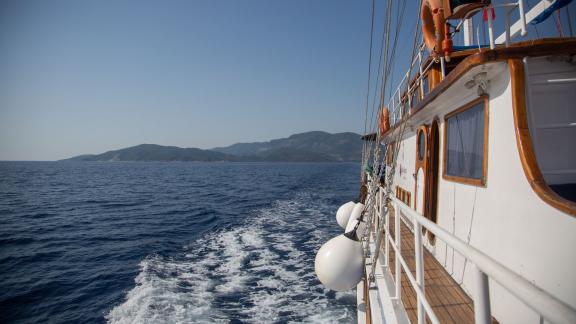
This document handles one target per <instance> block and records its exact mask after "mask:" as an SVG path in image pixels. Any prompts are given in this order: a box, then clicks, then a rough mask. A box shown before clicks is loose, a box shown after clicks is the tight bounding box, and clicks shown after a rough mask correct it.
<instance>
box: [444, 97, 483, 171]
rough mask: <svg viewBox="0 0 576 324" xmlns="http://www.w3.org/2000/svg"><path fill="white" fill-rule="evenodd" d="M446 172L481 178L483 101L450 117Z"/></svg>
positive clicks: (448, 121)
mask: <svg viewBox="0 0 576 324" xmlns="http://www.w3.org/2000/svg"><path fill="white" fill-rule="evenodd" d="M446 122H447V123H448V125H447V127H448V132H447V133H448V134H447V139H448V143H447V148H448V156H447V161H446V174H448V175H452V176H458V177H464V178H473V179H481V178H482V175H483V165H482V162H483V160H484V102H479V103H478V104H476V105H474V106H473V107H471V108H469V109H466V110H465V111H463V112H461V113H459V114H457V115H454V116H452V117H450V118H449V119H448V120H447V121H446Z"/></svg>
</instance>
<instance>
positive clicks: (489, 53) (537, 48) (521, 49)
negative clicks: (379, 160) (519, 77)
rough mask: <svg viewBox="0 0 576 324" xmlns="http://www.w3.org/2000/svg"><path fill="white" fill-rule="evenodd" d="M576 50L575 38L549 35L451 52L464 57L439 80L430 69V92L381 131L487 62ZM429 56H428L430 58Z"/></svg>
mask: <svg viewBox="0 0 576 324" xmlns="http://www.w3.org/2000/svg"><path fill="white" fill-rule="evenodd" d="M574 53H576V38H548V39H537V40H529V41H525V42H518V43H515V44H513V45H511V46H509V47H497V48H496V49H493V50H491V49H489V48H483V49H480V50H475V49H474V50H466V51H461V52H454V53H452V57H453V58H455V57H461V56H466V58H465V59H463V60H462V62H460V63H459V64H458V65H457V66H456V67H455V68H454V69H453V70H452V71H451V72H450V73H449V74H448V75H447V76H446V77H445V78H444V79H443V80H440V72H439V71H440V70H439V66H438V64H437V65H434V67H433V68H432V69H434V70H436V71H437V73H433V74H432V75H433V76H434V77H433V80H431V81H433V82H431V83H430V85H431V87H430V89H431V91H430V93H428V95H427V96H426V97H424V98H423V99H422V100H421V101H420V102H419V103H418V105H416V107H414V109H413V111H414V112H413V113H412V114H410V115H407V116H405V117H403V118H402V120H401V121H399V122H398V123H396V124H395V125H394V126H392V127H390V129H389V130H388V131H387V132H386V133H385V134H384V136H385V135H387V134H391V132H393V131H394V130H395V129H396V128H397V127H398V126H399V125H401V124H402V123H403V122H405V121H406V120H408V119H409V118H411V117H412V116H414V115H416V114H419V113H420V112H421V111H423V110H425V108H426V106H427V105H428V104H430V103H431V102H432V101H434V100H435V99H436V98H437V97H438V96H440V95H441V94H443V93H444V92H446V90H447V89H448V88H450V86H452V84H454V82H456V81H458V80H459V79H460V78H461V77H462V76H464V75H465V74H466V73H467V72H468V71H470V70H471V69H472V68H474V67H476V66H479V65H482V64H486V63H489V62H496V61H506V60H508V59H522V58H524V57H528V56H531V57H534V56H544V55H554V54H574ZM429 59H431V58H429Z"/></svg>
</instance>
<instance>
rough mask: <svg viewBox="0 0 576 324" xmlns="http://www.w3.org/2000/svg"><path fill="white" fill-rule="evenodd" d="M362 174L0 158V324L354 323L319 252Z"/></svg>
mask: <svg viewBox="0 0 576 324" xmlns="http://www.w3.org/2000/svg"><path fill="white" fill-rule="evenodd" d="M358 170H359V165H358V164H354V163H180V162H171V163H153V162H150V163H122V162H109V163H99V162H0V323H16V322H18V323H44V322H51V323H105V322H109V323H190V322H198V323H213V322H221V323H242V322H246V323H286V322H295V323H299V322H327V323H331V322H354V321H355V316H356V314H355V312H356V311H355V301H356V298H355V295H354V292H353V291H351V292H345V293H336V292H333V291H330V290H328V289H325V288H324V287H323V286H322V285H321V284H320V282H319V281H318V280H317V278H316V276H315V274H314V257H315V253H316V251H317V250H318V248H319V247H320V245H322V244H323V243H324V242H325V241H327V240H328V239H329V238H331V237H333V236H335V235H337V234H340V233H341V232H342V230H341V229H340V228H339V227H338V225H337V224H336V221H335V212H336V209H337V208H338V206H339V205H340V204H342V203H344V202H346V201H348V200H351V199H354V198H355V197H356V195H357V192H358V186H359V184H358V180H359V179H358V178H359V171H358Z"/></svg>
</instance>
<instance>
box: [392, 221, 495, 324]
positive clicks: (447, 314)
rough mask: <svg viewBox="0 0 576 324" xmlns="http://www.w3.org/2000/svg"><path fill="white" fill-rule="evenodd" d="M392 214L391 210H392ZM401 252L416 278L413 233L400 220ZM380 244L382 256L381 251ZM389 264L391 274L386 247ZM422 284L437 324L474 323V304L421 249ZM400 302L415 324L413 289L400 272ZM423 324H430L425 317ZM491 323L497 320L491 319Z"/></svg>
mask: <svg viewBox="0 0 576 324" xmlns="http://www.w3.org/2000/svg"><path fill="white" fill-rule="evenodd" d="M392 214H393V213H392ZM394 228H395V227H394V218H393V217H390V229H391V233H390V234H391V235H392V236H393V237H395V235H394ZM401 237H402V242H401V251H402V257H403V258H404V260H405V261H406V263H407V265H408V268H409V269H410V272H412V274H413V275H414V277H416V272H415V268H416V264H415V257H414V234H413V232H412V231H411V230H410V228H408V226H406V224H404V222H402V224H401ZM383 246H384V245H382V251H381V253H382V255H383V254H384V251H383ZM389 265H390V270H391V272H392V275H394V272H395V264H394V250H393V249H392V247H390V255H389ZM424 283H425V286H424V287H425V288H424V289H425V293H426V298H427V299H428V302H429V303H430V305H431V306H432V309H433V310H434V313H435V314H436V316H437V317H438V319H439V320H440V322H441V323H458V324H463V323H474V303H473V301H472V299H471V298H470V297H469V296H468V295H467V294H466V293H465V292H464V291H463V290H462V288H460V286H459V285H458V283H457V282H456V281H455V280H454V279H453V278H452V277H451V276H450V274H448V272H447V271H446V270H445V269H444V267H442V265H441V264H440V263H439V262H438V260H436V258H435V257H434V256H433V255H432V254H431V253H430V252H428V250H427V249H426V248H424ZM401 295H402V303H403V304H404V308H405V309H406V312H407V313H408V318H409V319H410V321H411V322H412V323H418V319H417V318H418V315H417V302H416V292H415V291H414V289H413V288H412V286H411V285H410V282H409V280H408V276H407V275H406V273H405V272H404V271H402V292H401ZM426 319H427V321H426V322H427V323H430V320H429V318H428V317H426ZM492 323H498V322H497V321H496V320H495V319H492Z"/></svg>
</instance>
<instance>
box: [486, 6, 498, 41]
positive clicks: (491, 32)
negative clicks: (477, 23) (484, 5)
mask: <svg viewBox="0 0 576 324" xmlns="http://www.w3.org/2000/svg"><path fill="white" fill-rule="evenodd" d="M492 8H493V7H492V6H490V9H492ZM486 16H488V38H489V39H490V49H494V48H496V45H495V44H494V23H493V21H492V10H490V11H489V12H488V13H487V14H486Z"/></svg>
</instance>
